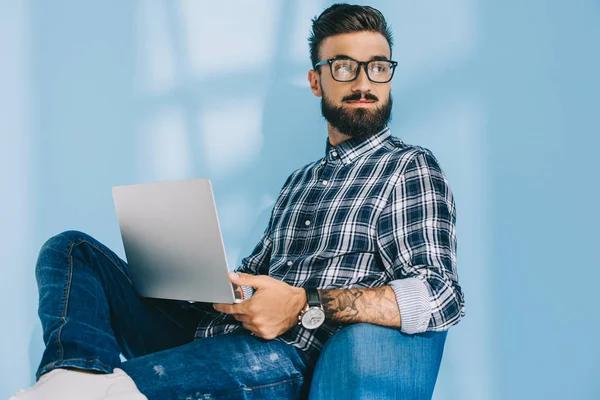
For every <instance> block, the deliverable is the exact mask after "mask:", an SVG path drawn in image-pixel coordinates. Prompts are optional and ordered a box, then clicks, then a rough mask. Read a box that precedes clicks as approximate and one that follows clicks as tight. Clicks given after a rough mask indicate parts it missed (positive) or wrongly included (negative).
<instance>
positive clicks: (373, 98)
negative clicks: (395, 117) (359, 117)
mask: <svg viewBox="0 0 600 400" xmlns="http://www.w3.org/2000/svg"><path fill="white" fill-rule="evenodd" d="M362 98H364V99H365V100H371V101H379V99H378V98H377V96H375V95H374V94H371V93H364V94H363V93H354V94H351V95H349V96H346V97H344V98H342V101H358V100H360V99H362Z"/></svg>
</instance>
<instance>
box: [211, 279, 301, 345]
mask: <svg viewBox="0 0 600 400" xmlns="http://www.w3.org/2000/svg"><path fill="white" fill-rule="evenodd" d="M229 279H230V280H231V282H232V283H233V284H234V285H239V286H252V287H253V288H254V295H253V296H252V297H251V298H250V299H249V300H246V301H244V302H242V303H238V304H214V305H213V307H214V309H215V310H217V311H220V312H224V313H226V314H231V315H233V317H234V318H235V319H236V320H238V321H240V322H241V323H242V325H243V326H244V328H246V329H248V330H250V331H251V332H252V333H254V334H255V335H256V336H258V337H261V338H263V339H267V340H271V339H275V338H276V337H277V336H279V335H281V334H282V333H285V332H287V331H288V330H290V329H291V328H292V327H293V326H294V325H296V324H297V323H298V314H299V313H300V311H302V309H303V308H304V307H305V306H306V292H305V291H304V289H302V288H297V287H294V286H290V285H288V284H287V283H285V282H282V281H280V280H277V279H273V278H271V277H268V276H266V275H249V274H242V273H235V272H231V273H229Z"/></svg>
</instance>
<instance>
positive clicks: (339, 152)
mask: <svg viewBox="0 0 600 400" xmlns="http://www.w3.org/2000/svg"><path fill="white" fill-rule="evenodd" d="M391 135H392V133H391V132H390V128H388V127H387V126H386V127H385V128H384V129H382V130H381V131H379V132H377V133H376V134H374V135H373V136H369V137H367V138H362V137H359V138H351V139H348V140H346V141H344V142H342V143H340V144H339V145H337V146H335V147H334V146H332V145H331V144H330V143H329V138H327V147H326V149H325V159H327V160H331V161H333V160H337V159H340V160H341V161H342V163H343V164H344V165H346V164H350V163H352V162H353V161H354V160H356V159H357V158H358V157H360V156H362V155H363V154H365V153H367V152H370V151H371V150H373V149H376V148H379V147H381V146H382V145H383V144H384V143H385V141H386V140H387V139H388V138H389V137H390V136H391Z"/></svg>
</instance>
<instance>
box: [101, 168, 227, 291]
mask: <svg viewBox="0 0 600 400" xmlns="http://www.w3.org/2000/svg"><path fill="white" fill-rule="evenodd" d="M112 194H113V200H114V203H115V209H116V212H117V218H118V220H119V227H120V230H121V237H122V238H123V247H124V249H125V256H126V258H127V262H128V264H129V273H130V276H131V279H132V281H133V285H134V287H135V289H136V291H137V292H138V293H139V294H140V295H141V296H144V297H154V298H160V299H172V300H187V301H190V302H208V303H234V302H238V301H236V299H235V296H234V292H233V286H232V283H231V281H230V280H229V278H228V276H227V273H228V271H229V270H228V267H227V258H226V256H225V247H224V245H223V238H222V236H221V229H220V227H219V220H218V217H217V208H216V204H215V200H214V195H213V190H212V185H211V182H210V180H209V179H191V180H183V181H173V182H160V183H149V184H141V185H128V186H115V187H113V188H112Z"/></svg>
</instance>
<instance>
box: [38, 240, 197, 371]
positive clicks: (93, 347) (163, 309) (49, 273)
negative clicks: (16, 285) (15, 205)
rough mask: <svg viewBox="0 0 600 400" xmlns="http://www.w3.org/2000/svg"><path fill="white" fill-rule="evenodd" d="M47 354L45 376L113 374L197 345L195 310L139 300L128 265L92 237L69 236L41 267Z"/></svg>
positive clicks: (49, 246) (49, 250)
mask: <svg viewBox="0 0 600 400" xmlns="http://www.w3.org/2000/svg"><path fill="white" fill-rule="evenodd" d="M36 277H37V282H38V287H39V294H40V301H39V316H40V319H41V322H42V329H43V333H44V343H45V344H46V349H45V351H44V354H43V356H42V361H41V363H40V366H39V369H38V372H37V377H38V378H39V377H40V376H41V375H42V374H44V373H46V372H49V371H50V370H52V369H55V368H73V369H81V370H90V371H99V372H104V373H110V372H112V370H113V368H116V367H119V366H120V365H121V360H120V357H119V354H120V353H123V354H124V355H125V357H127V358H130V357H136V356H141V355H145V354H149V353H153V352H156V351H160V350H163V349H167V348H170V347H175V346H179V345H182V344H184V343H188V342H190V341H192V340H193V335H194V331H195V328H196V325H197V322H198V319H199V318H200V317H201V315H203V314H202V313H201V312H198V311H197V310H195V309H191V308H187V309H186V308H183V307H181V306H180V303H179V302H174V301H168V300H155V299H146V298H142V297H139V296H138V295H137V294H136V292H135V290H134V289H133V285H132V283H131V280H130V278H129V273H128V269H127V264H126V263H125V262H124V261H122V260H121V259H120V258H119V257H117V256H116V255H115V254H114V253H113V252H112V251H110V250H109V249H108V248H107V247H106V246H104V245H102V244H101V243H100V242H98V241H97V240H95V239H93V238H91V237H90V236H88V235H86V234H84V233H81V232H77V231H68V232H64V233H61V234H59V235H57V236H54V237H53V238H51V239H50V240H48V241H47V242H46V243H45V244H44V245H43V247H42V249H41V251H40V255H39V258H38V262H37V266H36Z"/></svg>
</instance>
